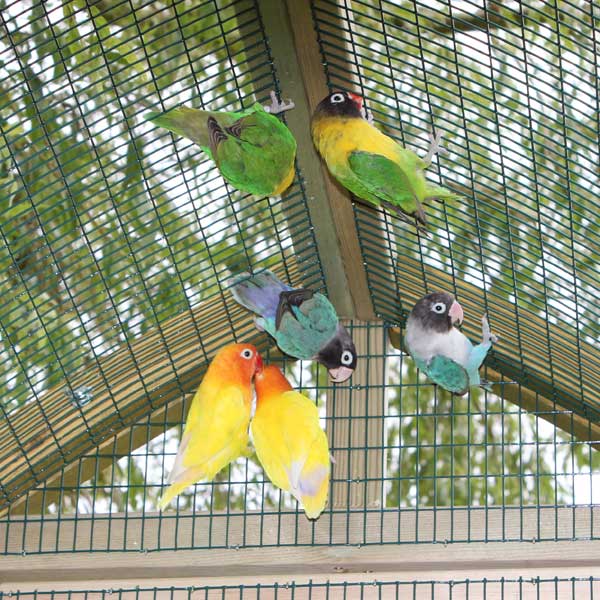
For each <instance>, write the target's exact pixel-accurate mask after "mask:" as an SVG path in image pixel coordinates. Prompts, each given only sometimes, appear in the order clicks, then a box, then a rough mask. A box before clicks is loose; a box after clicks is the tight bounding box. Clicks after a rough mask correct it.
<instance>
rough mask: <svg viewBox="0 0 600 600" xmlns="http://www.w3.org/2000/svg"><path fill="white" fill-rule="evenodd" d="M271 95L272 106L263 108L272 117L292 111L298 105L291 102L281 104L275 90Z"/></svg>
mask: <svg viewBox="0 0 600 600" xmlns="http://www.w3.org/2000/svg"><path fill="white" fill-rule="evenodd" d="M269 95H270V96H271V104H266V105H265V106H263V108H264V109H265V111H266V112H268V113H270V114H272V115H278V114H280V113H282V112H285V111H286V110H291V109H292V108H295V107H296V105H295V104H294V103H293V102H292V101H291V100H290V101H289V102H284V101H282V102H280V101H279V100H277V94H276V93H275V90H271V93H270V94H269Z"/></svg>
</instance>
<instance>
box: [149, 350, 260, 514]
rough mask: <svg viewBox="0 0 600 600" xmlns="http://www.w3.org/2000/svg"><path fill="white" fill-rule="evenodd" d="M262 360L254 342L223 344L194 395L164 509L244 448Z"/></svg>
mask: <svg viewBox="0 0 600 600" xmlns="http://www.w3.org/2000/svg"><path fill="white" fill-rule="evenodd" d="M261 369H262V359H261V357H260V355H259V353H258V351H257V350H256V348H255V347H254V346H252V345H251V344H230V345H228V346H225V347H224V348H221V349H220V350H219V351H218V352H217V354H216V355H215V357H214V358H213V360H212V362H211V363H210V365H209V367H208V369H207V371H206V374H205V375H204V379H203V380H202V383H201V384H200V387H199V388H198V391H197V392H196V395H195V396H194V399H193V400H192V404H191V406H190V410H189V413H188V416H187V421H186V423H185V429H184V431H183V436H182V438H181V443H180V444H179V449H178V451H177V456H176V458H175V464H174V465H173V470H172V471H171V474H170V476H169V483H170V484H171V485H170V486H169V488H168V489H167V490H166V492H165V493H164V495H163V497H162V498H161V500H160V502H159V508H161V509H162V508H164V507H165V506H166V505H167V504H168V503H169V502H170V501H171V500H172V499H173V498H174V497H175V496H177V495H178V494H180V493H181V492H182V491H183V490H184V489H185V488H186V487H188V486H189V485H191V484H193V483H196V482H197V481H200V480H202V481H211V480H212V479H213V478H214V476H215V475H216V474H217V473H218V472H219V471H220V470H221V469H222V468H224V467H226V466H227V465H228V464H229V463H230V462H231V461H233V460H235V459H236V458H238V457H239V456H241V455H242V454H245V453H246V450H247V447H248V424H249V422H250V412H251V407H252V378H253V377H254V376H255V375H256V373H257V372H259V371H260V370H261Z"/></svg>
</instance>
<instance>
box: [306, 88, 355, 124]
mask: <svg viewBox="0 0 600 600" xmlns="http://www.w3.org/2000/svg"><path fill="white" fill-rule="evenodd" d="M320 117H349V118H358V119H362V118H363V114H362V98H361V97H360V96H358V95H357V94H353V93H351V92H333V94H329V96H327V97H326V98H324V99H323V100H321V102H319V104H318V105H317V108H315V112H314V113H313V119H315V118H320Z"/></svg>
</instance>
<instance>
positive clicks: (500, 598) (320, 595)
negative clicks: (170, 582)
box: [0, 577, 600, 600]
mask: <svg viewBox="0 0 600 600" xmlns="http://www.w3.org/2000/svg"><path fill="white" fill-rule="evenodd" d="M599 591H600V580H599V579H598V578H596V577H589V578H577V577H572V578H560V577H554V578H551V579H545V578H538V577H535V578H529V579H525V578H516V579H511V578H502V579H462V580H450V581H433V580H432V581H426V580H423V581H377V580H372V581H368V580H367V579H366V578H365V581H358V582H335V581H332V582H327V583H320V582H319V583H317V582H312V581H310V582H308V583H295V582H290V583H285V584H269V583H265V584H257V585H224V586H206V587H194V586H192V587H169V588H142V587H137V588H132V589H114V590H113V589H110V590H103V589H99V590H87V591H83V590H81V591H80V590H67V591H51V592H45V591H36V592H16V593H11V594H6V593H4V594H3V593H2V592H0V599H2V600H4V599H5V598H15V599H16V600H30V599H36V598H46V597H51V598H52V600H91V598H98V597H102V598H110V599H113V598H114V600H156V599H159V600H191V599H192V598H195V599H198V600H233V599H235V600H261V599H262V600H267V599H269V600H271V599H278V600H309V599H310V600H324V599H328V598H344V600H363V599H364V598H386V599H387V598H389V599H393V598H395V599H399V598H411V599H413V600H428V599H429V600H433V599H434V598H435V600H449V599H453V600H463V599H467V598H478V599H479V600H491V599H492V598H493V599H494V600H509V599H510V600H525V599H527V598H534V597H537V598H544V600H579V599H580V598H593V597H594V593H596V594H597V593H598V592H599ZM536 594H537V595H536Z"/></svg>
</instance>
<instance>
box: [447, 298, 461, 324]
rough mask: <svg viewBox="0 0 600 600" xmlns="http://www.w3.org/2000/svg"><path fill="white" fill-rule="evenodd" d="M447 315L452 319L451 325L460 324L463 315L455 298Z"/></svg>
mask: <svg viewBox="0 0 600 600" xmlns="http://www.w3.org/2000/svg"><path fill="white" fill-rule="evenodd" d="M448 315H449V316H450V318H451V319H452V325H461V324H462V322H463V319H464V317H465V315H464V313H463V309H462V306H461V305H460V304H459V303H458V302H457V301H456V300H455V301H454V302H453V303H452V306H451V307H450V310H449V311H448Z"/></svg>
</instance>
